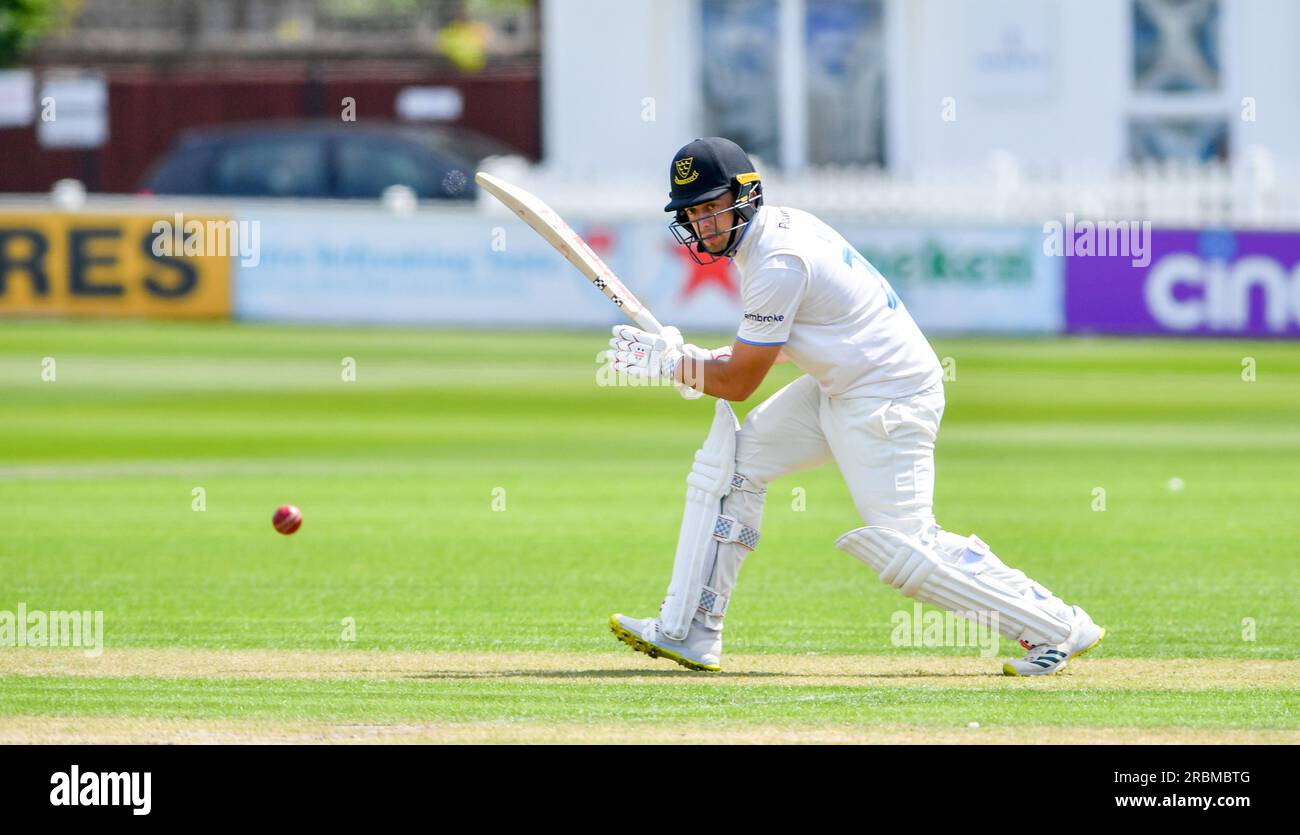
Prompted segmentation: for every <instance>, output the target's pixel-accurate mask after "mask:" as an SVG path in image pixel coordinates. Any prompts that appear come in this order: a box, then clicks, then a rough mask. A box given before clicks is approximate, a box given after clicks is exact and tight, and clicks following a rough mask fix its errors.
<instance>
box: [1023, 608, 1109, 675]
mask: <svg viewBox="0 0 1300 835" xmlns="http://www.w3.org/2000/svg"><path fill="white" fill-rule="evenodd" d="M1071 608H1073V609H1074V621H1073V625H1072V626H1071V628H1070V637H1068V638H1066V639H1065V643H1062V644H1057V645H1055V646H1052V645H1051V644H1029V643H1026V642H1025V641H1021V642H1020V645H1021V646H1023V647H1024V648H1025V649H1027V650H1029V652H1028V654H1026V655H1025V657H1024V658H1021V659H1018V660H1016V659H1012V660H1011V661H1008V662H1007V663H1005V664H1003V665H1002V672H1003V674H1005V675H1009V676H1046V675H1051V674H1052V673H1059V672H1060V671H1061V670H1063V669H1065V664H1066V662H1067V661H1069V660H1070V659H1071V658H1077V657H1079V656H1080V655H1083V654H1084V653H1085V652H1088V651H1089V650H1091V649H1092V648H1093V647H1095V646H1097V644H1100V643H1101V639H1102V638H1105V637H1106V627H1104V626H1098V625H1097V624H1095V623H1093V622H1092V618H1091V617H1089V616H1088V613H1087V612H1085V611H1083V610H1082V609H1080V608H1079V607H1078V606H1073V607H1071Z"/></svg>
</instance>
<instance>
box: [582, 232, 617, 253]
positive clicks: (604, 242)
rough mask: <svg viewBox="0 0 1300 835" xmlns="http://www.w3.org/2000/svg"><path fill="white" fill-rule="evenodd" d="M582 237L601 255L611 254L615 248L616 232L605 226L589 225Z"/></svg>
mask: <svg viewBox="0 0 1300 835" xmlns="http://www.w3.org/2000/svg"><path fill="white" fill-rule="evenodd" d="M582 239H583V240H584V241H586V242H587V246H589V247H591V248H592V249H594V250H595V251H596V252H597V253H598V254H599V255H601V256H605V255H607V254H609V252H610V250H612V249H613V248H614V233H613V231H611V230H609V229H607V228H605V227H603V226H591V227H588V229H587V232H586V234H584V235H583V236H582Z"/></svg>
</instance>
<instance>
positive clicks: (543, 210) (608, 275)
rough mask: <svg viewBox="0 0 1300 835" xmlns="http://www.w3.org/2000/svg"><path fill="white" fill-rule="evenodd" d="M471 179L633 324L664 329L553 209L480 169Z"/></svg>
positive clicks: (646, 327) (646, 328) (659, 329)
mask: <svg viewBox="0 0 1300 835" xmlns="http://www.w3.org/2000/svg"><path fill="white" fill-rule="evenodd" d="M474 182H476V183H478V184H479V186H480V187H481V188H483V189H484V190H486V191H487V192H488V193H489V194H491V195H492V196H493V197H495V198H496V199H498V200H500V201H501V202H502V203H504V204H505V205H506V206H507V207H508V208H509V209H510V210H511V211H513V212H514V213H515V214H517V215H519V217H521V218H523V221H524V223H527V224H528V225H529V226H531V227H533V230H534V231H535V232H537V234H539V235H541V236H542V237H543V238H545V239H546V241H547V242H548V243H549V244H550V245H551V246H553V247H555V248H556V249H558V250H559V251H560V254H561V255H563V256H564V257H565V258H567V259H569V263H570V264H572V265H573V266H575V267H577V268H578V269H579V270H580V271H581V272H582V274H583V275H585V276H586V277H587V278H588V279H589V280H590V281H591V283H592V284H594V285H596V289H598V290H600V292H602V293H604V294H605V298H607V299H609V300H610V301H612V302H613V303H614V304H615V305H617V306H618V307H619V308H620V309H621V310H622V311H623V312H624V313H626V314H627V317H628V318H629V319H631V320H632V321H633V322H635V323H636V326H637V327H639V328H641V330H644V331H649V332H650V333H654V334H657V333H659V332H661V331H662V330H663V329H664V328H663V325H661V324H659V320H658V319H656V318H655V317H654V314H653V313H651V312H650V311H649V310H647V309H646V306H645V305H643V304H641V302H640V301H638V300H637V297H636V296H634V295H632V291H631V290H628V289H627V287H625V286H624V285H623V282H622V281H620V280H619V277H618V276H616V275H614V271H613V270H611V269H610V268H609V267H608V266H606V264H605V262H604V261H602V260H600V256H599V255H597V254H596V252H595V251H594V250H593V249H592V248H591V247H589V246H587V242H586V241H584V240H583V239H582V238H581V237H580V236H579V235H578V233H577V232H574V231H573V230H572V229H571V228H569V224H567V223H565V222H564V218H562V217H560V216H559V215H558V214H556V213H555V210H554V209H552V208H551V207H550V206H548V205H546V204H545V203H543V202H542V201H541V200H540V199H538V198H537V196H536V195H533V194H531V193H529V192H527V191H525V190H524V189H522V188H520V187H519V186H514V185H511V184H510V183H507V182H505V181H504V180H502V179H500V178H497V177H493V176H492V175H491V174H485V173H483V172H482V171H480V172H478V173H477V174H475V175H474Z"/></svg>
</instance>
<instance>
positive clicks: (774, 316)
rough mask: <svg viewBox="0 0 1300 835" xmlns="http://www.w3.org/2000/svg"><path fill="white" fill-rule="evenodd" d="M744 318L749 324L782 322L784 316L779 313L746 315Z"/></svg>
mask: <svg viewBox="0 0 1300 835" xmlns="http://www.w3.org/2000/svg"><path fill="white" fill-rule="evenodd" d="M745 318H746V319H747V320H749V321H750V322H784V321H785V316H783V315H782V314H780V313H746V314H745Z"/></svg>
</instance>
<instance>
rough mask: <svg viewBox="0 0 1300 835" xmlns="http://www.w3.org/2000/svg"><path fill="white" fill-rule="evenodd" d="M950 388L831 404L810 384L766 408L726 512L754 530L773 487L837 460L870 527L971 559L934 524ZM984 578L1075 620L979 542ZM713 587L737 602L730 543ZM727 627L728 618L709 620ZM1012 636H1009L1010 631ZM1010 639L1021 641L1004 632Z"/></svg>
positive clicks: (743, 443)
mask: <svg viewBox="0 0 1300 835" xmlns="http://www.w3.org/2000/svg"><path fill="white" fill-rule="evenodd" d="M943 407H944V398H943V383H935V384H934V386H933V387H931V388H929V389H926V390H925V391H923V392H921V393H919V394H914V395H911V396H909V397H894V398H889V397H855V398H833V397H827V396H825V395H824V394H822V392H821V388H820V387H819V386H818V385H817V381H816V380H814V379H813V378H812V377H808V376H803V377H800V378H799V379H797V380H795V381H794V382H793V383H791V384H790V385H788V386H786V387H785V388H783V389H781V390H780V391H778V392H777V393H776V394H774V395H772V396H771V397H769V398H768V399H767V400H765V401H763V402H762V403H760V404H759V405H758V406H757V407H755V408H754V410H753V411H751V412H750V413H749V414H748V415H747V416H746V417H745V423H744V426H742V427H741V430H740V434H739V435H737V437H736V472H737V473H738V474H740V475H743V476H745V477H746V478H747V479H748V480H749V484H748V485H747V487H746V489H741V490H733V491H732V492H731V493H729V494H728V495H727V497H726V498H725V499H724V500H723V505H722V507H723V512H724V513H726V514H728V515H730V516H733V517H735V518H737V519H740V520H741V521H743V522H744V523H745V524H747V525H749V526H750V527H752V528H754V529H758V528H759V524H760V521H761V519H762V516H763V504H764V499H765V498H766V487H767V485H768V483H769V482H771V481H772V480H773V479H776V478H779V477H781V476H783V475H786V474H787V473H792V472H795V471H796V470H803V469H807V468H808V467H815V466H818V465H819V464H823V463H825V462H826V461H828V460H831V459H834V460H835V462H836V463H837V464H838V465H839V468H840V472H841V473H842V474H843V476H844V481H845V482H846V483H847V484H848V486H849V493H850V494H852V496H853V503H854V504H855V505H856V506H857V509H858V513H859V514H860V515H861V516H862V521H863V522H864V523H866V524H867V525H877V526H880V527H885V528H893V529H894V530H896V531H900V532H902V533H904V534H907V535H909V536H913V537H915V538H917V539H918V540H920V541H921V543H922V544H924V545H926V546H927V547H931V548H933V549H934V550H935V551H936V552H937V553H938V554H939V555H940V557H941V558H942V559H944V560H945V561H947V562H950V563H956V562H957V561H958V560H961V559H963V557H967V555H968V554H969V553H970V549H971V547H972V542H973V541H977V538H976V537H965V536H959V535H958V534H955V533H952V532H951V531H945V530H944V529H943V528H941V527H939V525H937V524H936V523H935V519H934V441H935V438H936V437H937V436H938V434H939V422H940V421H941V420H943ZM979 548H980V550H979V552H978V556H975V557H974V558H975V559H978V560H979V561H981V562H982V564H983V569H982V570H983V572H984V576H986V577H988V578H991V579H994V580H998V581H1000V582H1002V583H1004V584H1006V585H1009V586H1011V587H1012V588H1014V589H1017V590H1019V591H1021V592H1022V593H1024V594H1026V595H1032V599H1033V600H1034V601H1035V602H1036V603H1037V605H1039V606H1041V607H1043V608H1044V609H1045V610H1047V611H1049V612H1052V613H1054V614H1055V615H1056V616H1058V617H1061V618H1064V619H1066V620H1069V619H1070V618H1071V617H1072V616H1073V615H1072V614H1071V610H1070V607H1068V606H1066V605H1065V603H1064V602H1063V601H1062V600H1061V599H1060V598H1058V597H1056V596H1055V595H1053V594H1052V593H1051V592H1050V591H1048V590H1047V589H1046V588H1044V587H1043V586H1042V585H1040V584H1038V583H1035V582H1034V581H1033V580H1031V579H1029V578H1028V577H1026V576H1025V574H1024V573H1023V572H1021V571H1019V570H1017V569H1014V568H1011V567H1010V566H1008V565H1006V564H1004V563H1003V562H1002V561H1001V560H999V559H998V558H997V556H996V555H995V554H994V553H993V552H992V551H989V550H988V549H987V546H985V545H984V544H983V543H982V542H979ZM716 554H717V559H716V560H715V563H714V566H715V568H714V571H713V573H712V575H711V588H714V589H718V590H720V591H721V592H722V593H723V594H724V595H727V596H730V594H731V590H732V588H733V587H734V586H735V584H736V579H737V575H738V574H739V572H740V566H741V563H742V561H743V560H744V557H745V551H744V549H743V548H742V547H741V546H740V545H736V544H733V543H728V544H727V545H725V546H721V547H719V548H718V549H717V551H716ZM704 621H705V623H706V624H707V625H709V626H711V627H714V628H720V627H721V623H722V618H721V617H719V616H713V615H708V616H705V617H704ZM1008 630H1010V631H1008ZM1003 634H1004V635H1006V636H1007V637H1009V638H1012V639H1015V638H1016V637H1018V635H1019V633H1018V632H1017V631H1016V630H1015V629H1014V628H1013V627H1012V626H1011V625H1010V624H1007V625H1006V628H1005V629H1004V631H1003Z"/></svg>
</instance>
